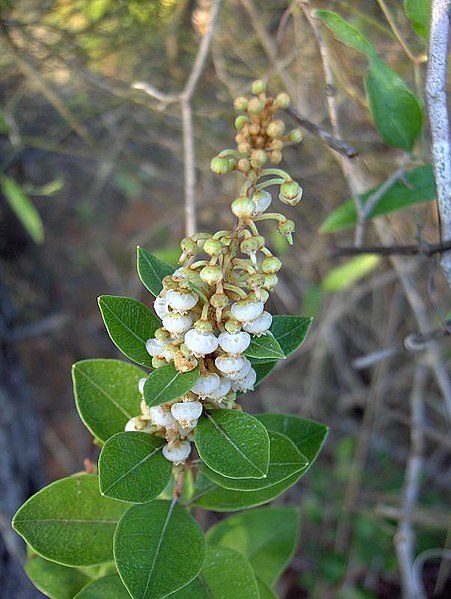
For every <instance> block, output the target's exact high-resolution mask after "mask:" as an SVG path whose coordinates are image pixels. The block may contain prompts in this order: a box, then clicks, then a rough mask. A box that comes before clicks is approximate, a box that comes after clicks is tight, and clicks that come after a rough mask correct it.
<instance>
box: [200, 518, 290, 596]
mask: <svg viewBox="0 0 451 599" xmlns="http://www.w3.org/2000/svg"><path fill="white" fill-rule="evenodd" d="M299 520H300V518H299V511H298V510H297V509H294V508H275V507H271V508H262V509H258V510H252V511H250V512H245V513H243V514H235V515H233V516H230V517H229V518H226V519H225V520H221V521H220V522H219V523H218V524H215V526H212V527H211V528H210V529H209V531H208V533H207V541H208V543H209V544H211V545H221V547H229V548H230V549H234V550H235V551H238V552H239V553H241V554H243V555H244V556H245V557H246V559H247V560H249V563H250V565H251V566H252V568H253V570H254V572H255V573H256V575H257V577H258V578H260V579H261V580H262V581H263V582H264V583H266V584H267V585H269V586H272V585H273V584H274V583H275V582H276V580H277V579H278V577H279V576H280V575H281V574H282V572H283V571H284V570H285V568H286V567H287V566H288V564H289V563H290V561H291V558H292V557H293V554H294V551H295V549H296V545H297V543H298V536H299V526H300V522H299Z"/></svg>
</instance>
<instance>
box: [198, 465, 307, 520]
mask: <svg viewBox="0 0 451 599" xmlns="http://www.w3.org/2000/svg"><path fill="white" fill-rule="evenodd" d="M304 472H305V471H304ZM304 472H302V473H301V474H293V476H290V478H286V479H285V480H284V481H282V482H281V483H279V484H277V485H273V486H272V487H267V488H266V489H259V490H258V491H232V490H230V489H223V488H222V487H219V486H218V485H216V484H215V483H213V482H212V481H210V480H208V479H207V478H206V477H204V476H199V477H198V479H197V481H196V487H195V489H194V494H193V496H192V497H191V499H190V502H191V504H192V505H193V506H194V507H201V508H203V509H205V510H212V511H214V512H234V511H236V510H244V509H247V508H251V507H256V506H258V505H263V504H264V503H268V502H269V501H272V500H273V499H275V498H276V497H279V495H282V494H283V493H285V491H286V490H287V489H289V488H290V487H292V486H293V485H294V484H296V483H297V481H298V480H299V479H300V478H301V476H302V474H303V473H304Z"/></svg>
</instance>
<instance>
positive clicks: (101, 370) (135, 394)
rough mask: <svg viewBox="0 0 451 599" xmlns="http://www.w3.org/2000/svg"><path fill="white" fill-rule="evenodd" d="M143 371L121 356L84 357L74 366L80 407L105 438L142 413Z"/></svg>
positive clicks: (90, 425) (93, 429)
mask: <svg viewBox="0 0 451 599" xmlns="http://www.w3.org/2000/svg"><path fill="white" fill-rule="evenodd" d="M145 374H146V373H145V372H143V371H142V370H141V369H140V368H138V367H137V366H133V364H127V363H126V362H120V361H119V360H82V361H81V362H76V363H75V364H74V365H73V367H72V379H73V383H74V394H75V402H76V405H77V410H78V412H79V414H80V418H81V419H82V421H83V422H84V423H85V425H86V426H87V428H88V429H89V430H90V431H91V433H92V434H93V435H94V437H96V438H97V439H99V440H100V441H103V442H105V441H106V440H107V439H108V438H109V437H111V436H112V435H114V434H115V433H118V432H121V431H123V430H124V428H125V425H126V424H127V422H128V421H129V420H130V418H132V417H134V416H137V415H138V414H140V413H141V409H140V405H141V394H140V393H139V390H138V381H139V379H141V378H142V377H143V376H145Z"/></svg>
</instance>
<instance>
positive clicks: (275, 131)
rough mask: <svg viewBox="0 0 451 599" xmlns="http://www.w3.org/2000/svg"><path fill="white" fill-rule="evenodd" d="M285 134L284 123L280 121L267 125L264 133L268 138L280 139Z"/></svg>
mask: <svg viewBox="0 0 451 599" xmlns="http://www.w3.org/2000/svg"><path fill="white" fill-rule="evenodd" d="M284 132H285V123H284V122H283V121H281V120H275V121H272V122H271V123H269V125H268V127H267V128H266V133H267V134H268V135H269V137H275V138H276V137H282V135H283V134H284Z"/></svg>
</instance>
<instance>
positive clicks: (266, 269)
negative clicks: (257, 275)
mask: <svg viewBox="0 0 451 599" xmlns="http://www.w3.org/2000/svg"><path fill="white" fill-rule="evenodd" d="M261 268H262V273H263V274H265V275H275V274H276V273H277V272H279V270H280V269H281V268H282V262H281V261H280V260H279V258H277V256H270V257H268V258H265V259H264V260H263V262H262V265H261Z"/></svg>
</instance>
